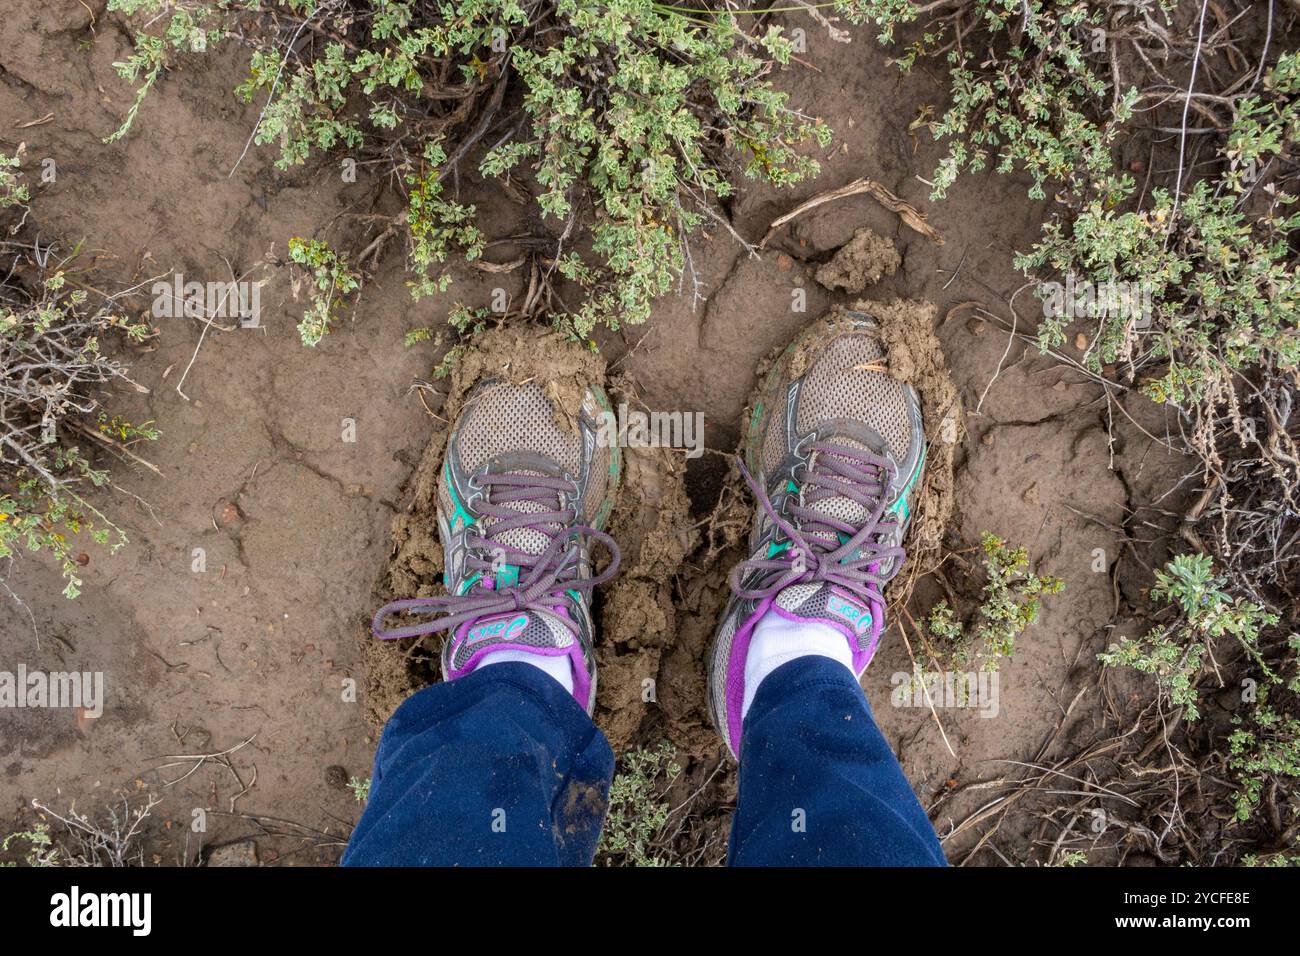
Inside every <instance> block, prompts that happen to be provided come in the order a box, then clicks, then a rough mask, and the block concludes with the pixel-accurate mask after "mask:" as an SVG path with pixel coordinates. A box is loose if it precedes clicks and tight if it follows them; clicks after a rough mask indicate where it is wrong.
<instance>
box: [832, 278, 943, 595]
mask: <svg viewBox="0 0 1300 956" xmlns="http://www.w3.org/2000/svg"><path fill="white" fill-rule="evenodd" d="M854 309H856V310H858V311H861V312H866V313H867V314H868V315H871V316H873V317H875V319H876V322H877V323H878V324H879V326H880V337H881V342H882V344H883V345H884V347H885V356H886V364H887V365H888V368H889V374H890V375H892V376H894V378H896V379H899V380H900V381H903V382H907V383H908V384H909V385H911V386H912V387H913V388H915V389H916V392H917V395H918V396H919V397H920V399H921V417H922V420H923V421H924V422H925V439H926V445H927V451H926V462H925V470H924V472H923V473H922V477H921V488H920V493H919V494H918V495H917V498H916V501H915V502H914V503H913V505H912V513H913V515H914V517H913V519H912V526H911V529H910V530H909V532H908V539H909V543H908V552H909V553H908V558H909V561H908V565H907V574H906V575H905V576H904V575H900V576H899V577H898V578H895V579H894V581H893V582H892V583H891V584H890V591H889V595H888V596H889V600H890V603H891V604H892V603H893V602H895V601H899V602H900V603H906V601H907V599H908V597H910V596H911V592H912V587H913V585H914V584H915V582H916V579H917V578H918V577H920V576H921V575H924V574H927V573H929V572H930V571H931V570H933V569H934V567H935V566H937V565H938V563H939V561H940V560H941V558H942V553H943V539H944V535H945V534H946V533H947V531H948V529H949V528H950V527H951V525H952V520H953V512H954V510H955V508H956V477H955V466H954V463H955V459H956V456H957V449H959V448H960V447H961V443H962V440H963V439H964V438H965V437H966V420H965V415H964V413H963V410H962V406H961V396H960V395H959V394H958V392H957V386H956V385H954V384H953V381H952V376H951V374H949V372H948V364H947V362H946V361H945V360H944V355H943V349H942V347H941V346H940V345H939V338H938V336H936V335H935V333H934V320H935V316H936V314H937V309H936V308H935V307H934V306H933V305H932V304H930V303H929V302H917V301H913V300H910V299H894V300H892V301H890V302H868V301H860V302H857V303H856V304H855V305H854Z"/></svg>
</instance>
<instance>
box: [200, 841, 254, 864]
mask: <svg viewBox="0 0 1300 956" xmlns="http://www.w3.org/2000/svg"><path fill="white" fill-rule="evenodd" d="M257 865H258V862H257V844H255V843H253V842H252V841H251V840H245V841H243V842H241V843H231V844H229V845H227V846H219V847H217V848H216V849H214V850H213V851H212V852H211V853H209V854H208V866H257Z"/></svg>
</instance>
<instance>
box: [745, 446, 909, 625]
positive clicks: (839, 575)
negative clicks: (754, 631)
mask: <svg viewBox="0 0 1300 956" xmlns="http://www.w3.org/2000/svg"><path fill="white" fill-rule="evenodd" d="M811 450H812V452H813V453H814V454H813V457H812V461H813V462H814V466H813V467H812V468H810V469H809V470H808V474H807V476H806V478H805V480H804V483H803V503H802V504H800V503H798V502H796V501H794V500H793V499H790V504H789V513H790V517H791V519H792V520H789V521H787V520H786V519H785V518H784V517H782V515H780V514H779V513H778V512H777V511H776V509H775V508H774V507H772V502H771V500H770V499H769V498H768V495H767V491H766V490H765V489H764V488H762V487H761V486H760V485H759V483H758V482H757V481H755V480H754V477H753V476H752V475H751V474H750V473H749V469H747V468H746V467H745V463H744V461H741V462H740V471H741V473H742V474H743V475H744V476H745V481H746V482H748V483H749V487H750V490H751V491H753V492H754V497H756V498H757V499H758V503H759V506H760V507H761V508H762V509H763V510H764V511H766V512H767V516H768V517H769V518H770V519H771V520H772V521H773V522H775V523H776V525H777V527H779V528H780V529H781V531H782V533H784V534H785V536H786V538H788V539H789V541H790V546H789V547H788V548H786V549H785V550H784V551H782V552H781V553H779V554H775V555H772V556H771V557H751V558H749V559H747V560H745V561H742V562H741V563H740V564H738V565H736V567H734V568H733V569H732V571H731V578H730V583H731V590H732V591H733V592H734V593H735V594H736V596H737V597H740V598H743V599H746V600H754V601H761V600H764V599H765V598H769V597H772V596H773V595H775V594H777V593H778V592H779V591H781V590H782V589H783V588H786V587H789V586H790V585H792V584H804V583H808V582H819V583H820V582H824V583H828V584H836V585H839V586H840V587H842V588H844V589H845V590H847V591H849V592H851V593H853V594H856V595H858V596H859V597H862V598H864V599H871V600H874V601H878V602H880V603H882V604H883V603H884V598H883V596H882V593H881V592H882V589H883V588H884V586H885V584H886V583H887V582H888V581H889V579H890V578H892V577H893V575H894V572H896V571H897V569H898V568H899V567H900V566H901V565H902V561H903V557H904V552H903V549H902V548H901V547H897V546H887V545H884V544H882V543H880V542H879V541H877V540H876V536H877V535H878V534H880V533H881V532H882V531H886V530H891V529H892V527H893V525H894V524H895V523H896V522H897V521H898V518H897V516H894V515H890V516H886V515H885V499H886V495H887V492H888V489H889V484H890V482H891V481H892V480H893V477H894V472H895V470H896V469H895V467H894V463H893V462H892V461H890V460H889V459H888V458H885V457H883V456H880V455H876V454H874V453H872V452H870V451H868V450H866V449H865V448H851V447H847V446H844V445H839V444H835V443H832V442H814V443H813V444H812V446H811ZM830 498H847V499H849V500H850V501H853V502H856V503H857V504H859V505H861V506H862V507H863V508H864V509H865V510H866V513H867V517H866V521H865V522H864V523H863V524H862V525H861V526H854V525H851V524H847V523H845V522H843V521H840V520H839V519H837V518H835V517H833V516H832V515H830V514H828V513H827V512H826V510H824V509H819V508H818V507H817V505H819V504H821V503H823V502H825V501H826V500H827V499H830ZM844 535H847V536H848V537H847V539H846V540H843V542H842V543H841V537H842V536H844ZM891 558H892V559H895V560H894V566H893V570H892V571H891V573H889V574H881V573H880V570H879V569H880V566H881V565H882V564H883V563H885V562H886V561H889V560H890V559H891ZM752 571H759V572H761V576H760V577H759V584H758V586H757V587H755V588H751V589H746V588H744V587H742V586H741V581H742V580H743V579H744V578H745V577H746V576H747V575H748V574H749V573H750V572H752Z"/></svg>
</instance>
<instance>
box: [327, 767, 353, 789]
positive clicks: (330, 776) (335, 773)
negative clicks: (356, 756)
mask: <svg viewBox="0 0 1300 956" xmlns="http://www.w3.org/2000/svg"><path fill="white" fill-rule="evenodd" d="M325 786H327V787H332V788H333V789H335V790H346V789H347V788H348V772H347V770H346V769H344V768H343V767H340V766H339V765H338V764H330V765H329V766H328V767H326V768H325Z"/></svg>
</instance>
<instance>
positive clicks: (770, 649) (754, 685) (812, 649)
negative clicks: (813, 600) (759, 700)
mask: <svg viewBox="0 0 1300 956" xmlns="http://www.w3.org/2000/svg"><path fill="white" fill-rule="evenodd" d="M813 654H815V655H817V656H819V657H829V658H830V659H831V660H833V661H839V662H840V663H841V664H843V665H844V666H845V668H847V669H848V670H849V671H850V672H851V671H852V670H853V652H852V651H851V650H850V649H849V642H848V641H847V640H846V639H845V637H844V635H843V634H841V633H840V632H839V631H837V630H835V628H833V627H831V626H830V625H829V624H821V623H819V622H817V621H790V620H787V619H785V618H783V617H781V616H780V615H779V614H777V613H775V612H773V611H768V612H767V613H766V614H764V615H763V616H762V618H760V619H759V622H758V624H756V625H755V626H754V636H753V637H752V638H751V639H750V642H749V650H748V652H747V653H746V655H745V701H744V703H742V704H741V705H740V716H741V719H742V720H743V719H744V716H745V714H747V713H748V712H749V705H750V704H752V703H753V702H754V695H755V694H756V693H758V685H759V684H761V683H762V682H763V678H765V677H766V676H767V675H768V674H770V673H772V671H774V670H776V669H777V668H778V667H780V666H781V665H782V664H788V663H789V662H790V661H793V660H795V659H797V658H800V657H808V656H809V655H813Z"/></svg>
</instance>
